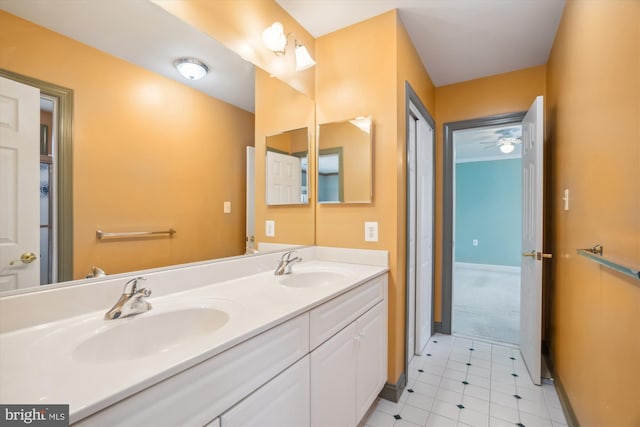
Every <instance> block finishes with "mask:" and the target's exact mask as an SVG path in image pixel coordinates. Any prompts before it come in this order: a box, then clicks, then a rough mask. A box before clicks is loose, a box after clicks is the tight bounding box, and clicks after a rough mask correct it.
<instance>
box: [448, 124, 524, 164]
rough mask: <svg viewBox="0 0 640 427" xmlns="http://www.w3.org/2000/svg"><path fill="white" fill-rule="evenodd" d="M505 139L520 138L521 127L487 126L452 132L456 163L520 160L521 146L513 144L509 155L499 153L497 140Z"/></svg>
mask: <svg viewBox="0 0 640 427" xmlns="http://www.w3.org/2000/svg"><path fill="white" fill-rule="evenodd" d="M505 137H513V138H521V137H522V125H520V124H517V125H499V126H487V127H481V128H471V129H462V130H457V131H455V132H453V146H454V149H455V161H456V163H467V162H482V161H489V160H507V159H519V158H521V157H522V144H515V145H514V147H515V148H514V150H513V151H512V152H511V153H509V154H505V153H503V152H502V151H500V146H499V145H498V140H499V139H500V138H505Z"/></svg>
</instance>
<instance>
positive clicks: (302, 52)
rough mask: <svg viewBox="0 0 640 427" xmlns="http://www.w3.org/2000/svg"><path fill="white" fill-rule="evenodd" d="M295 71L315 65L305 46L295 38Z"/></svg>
mask: <svg viewBox="0 0 640 427" xmlns="http://www.w3.org/2000/svg"><path fill="white" fill-rule="evenodd" d="M295 53H296V71H302V70H306V69H307V68H311V67H313V66H314V65H316V61H314V60H313V58H312V57H311V55H309V51H308V50H307V48H306V47H304V46H303V45H302V43H299V42H298V40H296V50H295Z"/></svg>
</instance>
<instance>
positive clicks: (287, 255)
mask: <svg viewBox="0 0 640 427" xmlns="http://www.w3.org/2000/svg"><path fill="white" fill-rule="evenodd" d="M295 253H296V251H287V252H285V253H283V254H282V257H281V259H282V260H283V261H291V257H292V256H293V254H295Z"/></svg>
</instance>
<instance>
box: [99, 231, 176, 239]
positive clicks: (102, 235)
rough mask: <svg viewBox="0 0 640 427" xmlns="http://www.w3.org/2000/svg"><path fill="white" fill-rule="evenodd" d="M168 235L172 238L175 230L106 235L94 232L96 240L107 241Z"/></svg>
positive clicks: (102, 232) (125, 232)
mask: <svg viewBox="0 0 640 427" xmlns="http://www.w3.org/2000/svg"><path fill="white" fill-rule="evenodd" d="M163 234H168V235H169V237H173V235H174V234H176V230H174V229H173V228H170V229H168V230H163V231H122V232H117V233H107V232H106V231H102V230H96V239H98V240H101V239H107V238H120V239H128V238H130V237H149V236H158V235H163Z"/></svg>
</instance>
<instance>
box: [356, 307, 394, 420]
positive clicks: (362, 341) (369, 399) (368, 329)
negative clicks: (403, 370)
mask: <svg viewBox="0 0 640 427" xmlns="http://www.w3.org/2000/svg"><path fill="white" fill-rule="evenodd" d="M384 308H385V306H384V303H382V302H381V303H379V304H378V305H376V306H375V307H373V308H372V309H371V310H369V311H368V312H367V313H365V314H364V315H363V316H362V317H360V318H359V319H358V321H357V322H356V328H357V330H356V342H357V345H356V347H357V351H356V369H357V371H356V419H357V420H360V419H362V417H363V416H364V414H365V413H366V412H367V410H368V409H369V407H370V406H371V404H372V403H373V401H374V400H375V399H376V396H377V395H378V393H380V390H381V389H382V387H383V386H384V383H385V382H386V379H387V339H386V338H387V335H386V315H385V310H384Z"/></svg>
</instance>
